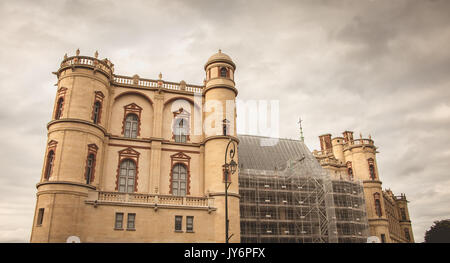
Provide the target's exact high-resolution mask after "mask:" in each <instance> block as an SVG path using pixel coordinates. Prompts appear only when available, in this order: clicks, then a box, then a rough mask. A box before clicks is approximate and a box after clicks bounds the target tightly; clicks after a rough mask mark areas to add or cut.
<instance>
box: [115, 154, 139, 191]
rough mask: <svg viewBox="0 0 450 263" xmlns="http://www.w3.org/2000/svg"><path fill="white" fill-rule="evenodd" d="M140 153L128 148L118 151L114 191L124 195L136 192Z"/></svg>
mask: <svg viewBox="0 0 450 263" xmlns="http://www.w3.org/2000/svg"><path fill="white" fill-rule="evenodd" d="M139 155H140V153H139V152H137V151H135V150H134V149H132V148H131V147H128V148H126V149H123V150H121V151H119V164H118V167H117V178H116V190H117V191H119V192H124V193H132V192H137V190H138V174H139Z"/></svg>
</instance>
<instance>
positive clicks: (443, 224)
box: [425, 219, 450, 243]
mask: <svg viewBox="0 0 450 263" xmlns="http://www.w3.org/2000/svg"><path fill="white" fill-rule="evenodd" d="M425 243H450V219H445V220H440V221H434V225H432V226H431V228H430V229H429V230H427V232H425Z"/></svg>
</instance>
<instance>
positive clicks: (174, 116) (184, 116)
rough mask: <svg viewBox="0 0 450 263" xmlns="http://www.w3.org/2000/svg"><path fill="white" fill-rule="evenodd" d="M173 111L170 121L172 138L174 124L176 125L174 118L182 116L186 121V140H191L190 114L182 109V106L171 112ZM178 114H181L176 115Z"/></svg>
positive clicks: (173, 135) (173, 136)
mask: <svg viewBox="0 0 450 263" xmlns="http://www.w3.org/2000/svg"><path fill="white" fill-rule="evenodd" d="M172 113H173V121H172V139H173V140H175V129H176V127H175V125H176V120H177V119H179V118H183V119H185V120H186V122H187V130H188V134H187V135H186V142H188V141H190V140H191V138H190V137H191V136H190V134H191V114H190V113H189V112H188V111H186V110H184V109H183V108H180V109H178V110H177V111H174V112H172ZM178 115H182V116H180V117H177V116H178Z"/></svg>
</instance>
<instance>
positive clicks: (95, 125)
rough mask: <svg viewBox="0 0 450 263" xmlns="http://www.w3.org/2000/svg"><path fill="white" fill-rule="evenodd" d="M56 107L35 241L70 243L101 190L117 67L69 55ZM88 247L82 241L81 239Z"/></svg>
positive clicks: (63, 65)
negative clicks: (93, 194) (91, 193)
mask: <svg viewBox="0 0 450 263" xmlns="http://www.w3.org/2000/svg"><path fill="white" fill-rule="evenodd" d="M55 74H56V76H57V78H58V83H57V87H58V88H57V91H56V98H55V107H54V111H53V114H52V119H51V121H50V122H49V123H48V124H47V129H48V135H47V136H48V140H47V148H46V151H45V158H44V165H43V169H42V176H41V180H40V182H39V183H38V184H37V201H36V210H35V219H34V222H33V229H32V233H31V242H66V240H67V238H68V237H70V236H78V237H80V235H81V233H82V231H83V221H84V220H83V215H84V201H85V199H86V198H87V196H88V193H89V191H91V190H95V189H96V188H97V187H98V185H99V179H100V175H101V173H102V171H100V167H101V165H100V163H101V162H102V161H103V160H102V159H103V149H104V143H105V134H106V127H107V120H108V116H107V115H108V106H109V105H108V104H109V103H108V99H109V96H110V85H109V84H110V80H111V78H112V74H113V64H112V63H111V62H110V61H108V60H107V59H103V60H99V59H98V53H97V52H96V53H95V55H94V57H88V56H80V52H79V50H77V52H76V55H75V56H71V57H67V55H65V56H64V59H63V61H62V62H61V66H60V68H59V69H58V71H57V72H55ZM81 242H83V237H81Z"/></svg>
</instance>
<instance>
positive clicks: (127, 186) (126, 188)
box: [117, 158, 137, 193]
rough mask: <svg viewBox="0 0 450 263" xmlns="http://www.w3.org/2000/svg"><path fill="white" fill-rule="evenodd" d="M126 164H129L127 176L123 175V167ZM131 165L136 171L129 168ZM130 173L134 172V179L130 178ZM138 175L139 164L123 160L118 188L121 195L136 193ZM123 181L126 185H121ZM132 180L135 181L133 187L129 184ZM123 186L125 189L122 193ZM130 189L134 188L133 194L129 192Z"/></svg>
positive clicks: (130, 160) (120, 165)
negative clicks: (122, 180)
mask: <svg viewBox="0 0 450 263" xmlns="http://www.w3.org/2000/svg"><path fill="white" fill-rule="evenodd" d="M125 163H126V164H127V167H125V171H126V174H125V175H122V170H123V169H124V168H123V167H122V166H123V165H124V164H125ZM130 164H132V166H134V167H132V168H134V169H130V167H129V165H130ZM130 171H134V174H133V175H132V177H130V176H129V172H130ZM136 174H137V164H136V162H135V161H134V160H133V159H130V158H126V159H123V160H121V161H120V164H119V178H118V188H117V189H118V192H119V193H134V192H135V189H136ZM121 179H124V182H125V183H124V184H122V183H121ZM131 179H132V181H133V184H132V185H130V184H129V182H130V180H131ZM122 186H123V187H124V191H121V187H122ZM130 187H132V189H133V191H131V192H130V191H129V188H130Z"/></svg>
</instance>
